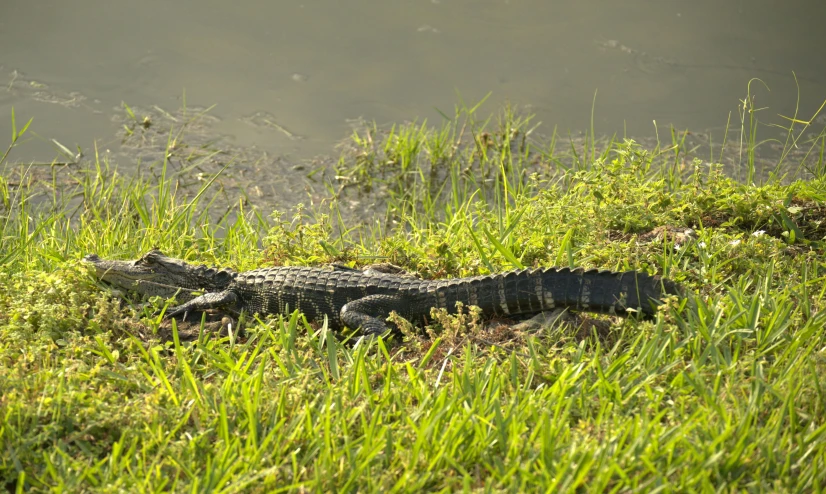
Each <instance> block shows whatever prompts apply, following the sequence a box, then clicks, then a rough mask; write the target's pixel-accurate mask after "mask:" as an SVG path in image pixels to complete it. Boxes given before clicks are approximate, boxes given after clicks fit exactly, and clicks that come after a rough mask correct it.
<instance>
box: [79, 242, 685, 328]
mask: <svg viewBox="0 0 826 494" xmlns="http://www.w3.org/2000/svg"><path fill="white" fill-rule="evenodd" d="M84 260H85V261H86V262H89V263H91V264H93V265H94V266H95V268H96V271H97V274H98V276H99V277H100V278H101V279H102V280H103V281H105V282H108V283H110V284H112V285H115V286H118V287H120V288H123V289H126V290H131V291H135V292H138V293H141V294H145V295H159V296H162V297H172V296H176V298H177V299H178V300H183V301H184V303H183V304H182V305H179V306H178V307H175V308H172V309H170V311H169V313H168V315H169V316H170V317H173V316H176V315H182V314H183V315H185V314H187V313H188V312H192V311H203V310H206V309H225V310H230V311H233V312H236V313H240V312H242V311H244V312H247V313H251V314H256V313H257V314H260V315H266V314H284V315H287V314H289V313H290V312H291V311H293V310H296V309H298V310H299V311H301V312H303V313H304V315H305V316H306V317H307V319H309V320H311V321H322V320H323V319H324V316H325V315H326V316H327V318H328V321H329V325H330V327H331V328H332V329H336V330H337V329H340V328H342V327H343V326H347V327H350V328H360V329H361V331H362V332H363V333H365V334H371V333H382V332H384V331H386V330H387V329H389V326H388V324H387V323H386V319H387V317H388V316H389V315H390V312H391V311H396V312H397V313H398V314H399V315H401V316H402V317H404V318H405V319H407V320H409V321H410V322H411V323H413V324H416V325H421V324H424V323H427V322H428V321H429V320H430V310H431V308H434V307H435V308H442V309H447V310H448V312H451V313H455V312H456V303H457V302H461V303H462V304H463V305H465V306H470V305H473V306H478V307H480V308H481V309H482V313H483V315H484V316H486V317H495V316H498V317H512V316H522V315H530V314H536V313H539V312H543V311H547V310H552V309H555V308H570V309H574V310H579V311H588V312H597V313H606V314H616V315H628V314H629V313H633V312H638V313H640V314H642V315H643V316H647V317H650V316H653V315H654V314H655V312H656V306H657V304H658V301H659V300H661V299H662V298H663V296H666V295H671V294H673V295H680V294H681V289H680V287H679V286H678V285H677V284H676V283H674V282H672V281H670V280H667V279H664V278H660V277H658V276H649V275H647V274H643V273H639V272H636V271H628V272H625V273H616V272H611V271H597V270H590V271H583V270H581V269H576V270H570V269H568V268H563V269H556V268H545V269H526V270H520V271H509V272H506V273H501V274H495V275H488V276H474V277H470V278H454V279H441V280H421V279H416V278H413V277H409V276H403V275H398V274H388V273H383V272H380V271H377V270H366V271H359V270H355V269H349V268H342V267H333V268H330V269H324V268H308V267H272V268H261V269H254V270H252V271H246V272H243V273H237V272H235V271H232V270H230V269H216V268H208V267H206V266H196V265H191V264H187V263H185V262H183V261H181V260H178V259H173V258H170V257H167V256H165V255H164V254H163V253H161V252H160V251H158V250H153V251H150V252H149V253H147V254H146V255H144V256H143V257H141V258H140V259H137V260H135V261H110V260H103V259H100V258H99V257H98V256H97V255H95V254H91V255H88V256H86V257H85V258H84ZM193 292H196V293H193Z"/></svg>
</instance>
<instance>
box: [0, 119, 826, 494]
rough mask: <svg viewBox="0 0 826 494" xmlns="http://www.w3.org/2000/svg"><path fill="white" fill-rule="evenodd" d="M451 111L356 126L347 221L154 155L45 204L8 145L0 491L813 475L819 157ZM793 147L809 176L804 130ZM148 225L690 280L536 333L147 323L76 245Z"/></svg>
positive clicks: (402, 261) (675, 482)
mask: <svg viewBox="0 0 826 494" xmlns="http://www.w3.org/2000/svg"><path fill="white" fill-rule="evenodd" d="M475 111H476V110H475V109H474V108H464V107H459V108H457V111H456V112H455V115H453V116H450V117H448V116H447V115H446V116H445V121H444V122H443V123H442V124H441V125H439V126H435V127H434V126H431V125H427V124H425V123H418V124H415V125H408V126H396V127H393V128H391V129H389V130H382V129H378V128H375V127H373V128H372V129H370V130H365V131H364V132H362V133H356V134H355V135H354V136H353V141H352V148H353V149H354V150H355V151H353V149H351V150H348V151H347V152H345V153H344V154H343V156H342V159H341V160H340V162H339V163H338V166H337V171H336V173H337V174H338V176H339V179H338V181H337V182H335V183H334V184H331V185H330V190H331V193H333V194H335V197H338V198H339V200H342V198H343V197H345V196H346V194H356V195H357V194H363V195H365V196H369V197H372V198H373V199H374V200H375V201H376V202H377V203H381V205H382V208H377V211H381V212H380V214H379V215H378V217H376V218H367V219H365V220H364V221H363V222H361V223H348V222H346V221H345V220H344V219H342V215H340V214H339V211H338V209H337V206H336V205H337V202H336V200H335V197H334V198H333V200H332V201H331V202H330V203H327V204H329V205H330V206H328V208H327V209H326V210H320V209H307V208H299V209H297V210H296V211H295V212H294V213H292V214H283V213H277V214H273V215H272V216H270V217H268V218H263V217H261V216H259V215H257V214H256V213H255V212H252V211H246V210H240V209H239V210H236V211H234V214H233V215H232V218H235V219H233V220H230V219H229V218H230V215H227V214H224V215H218V216H214V215H210V214H209V213H210V209H209V208H210V200H211V199H210V198H211V196H210V193H209V191H210V190H211V189H210V187H211V186H212V185H211V184H212V182H211V181H206V182H205V183H204V184H203V186H202V187H201V188H200V189H199V191H198V193H196V194H195V195H194V196H192V198H190V199H186V200H185V199H183V198H182V196H181V195H180V194H179V191H178V190H177V188H176V186H175V182H174V181H173V180H172V179H171V178H170V176H169V175H167V173H166V170H167V167H166V166H165V164H164V166H162V170H163V173H162V175H161V176H162V178H161V179H160V180H159V181H155V182H150V181H148V180H146V179H143V178H140V177H135V178H129V177H124V176H122V175H120V174H119V173H117V172H116V171H114V170H112V169H111V168H110V167H109V165H108V163H107V162H106V161H105V160H104V159H102V158H97V159H96V160H95V162H94V168H93V169H92V170H91V171H90V172H88V173H82V172H78V173H77V175H76V177H75V181H74V189H73V192H71V193H69V194H67V195H65V196H61V197H69V196H70V197H72V198H73V199H75V200H76V201H79V203H73V204H74V205H73V206H71V207H70V206H69V205H68V204H69V202H67V201H66V200H64V199H61V198H58V196H57V195H54V196H52V197H50V198H47V199H43V197H40V198H39V199H38V198H36V197H35V196H34V193H33V190H34V189H33V187H34V184H33V183H32V182H30V181H27V180H26V179H25V178H26V176H27V171H26V167H25V166H23V167H15V166H11V165H9V164H8V163H2V162H0V169H2V170H4V172H3V174H2V175H0V248H2V249H1V250H0V271H1V273H0V274H2V275H1V276H0V390H2V395H0V416H2V425H0V451H2V454H0V480H2V482H3V483H4V486H5V487H6V488H7V489H9V490H19V491H28V490H64V491H83V490H89V491H161V490H178V491H183V490H187V491H205V492H237V491H243V492H247V491H254V492H273V491H278V490H313V491H356V490H358V491H369V490H382V491H387V490H395V491H405V492H406V491H411V492H412V491H420V490H444V491H458V490H465V491H470V490H509V491H531V490H537V489H539V490H546V491H573V490H591V491H595V492H604V491H630V490H637V491H652V490H665V491H688V490H727V491H728V490H756V491H761V490H762V491H817V490H819V489H821V486H823V485H824V483H826V464H825V462H824V458H826V421H824V416H826V413H824V412H825V411H824V407H826V394H824V386H826V382H824V380H823V376H824V375H826V335H825V334H824V327H826V316H825V315H824V314H826V312H824V307H826V288H825V287H826V283H825V282H824V281H826V278H824V268H826V266H825V265H824V261H823V259H824V257H823V256H824V240H825V239H826V208H824V207H823V206H822V204H823V201H824V199H825V198H826V184H825V183H824V177H823V174H822V173H820V174H818V173H809V174H808V175H806V176H803V175H802V171H799V172H798V173H800V175H799V176H793V177H788V176H786V177H784V180H785V181H781V180H780V177H779V176H778V177H775V178H774V179H770V180H767V181H765V182H763V183H760V184H757V185H755V184H753V183H751V182H738V181H735V180H733V179H731V178H729V177H727V176H725V175H724V174H723V173H722V171H721V168H720V167H719V166H716V165H710V164H709V163H708V162H703V161H686V160H684V159H682V156H683V153H684V152H685V150H684V149H683V147H684V145H685V141H684V134H681V133H679V132H676V131H675V132H671V135H670V137H669V139H670V141H669V142H668V143H663V144H662V145H660V146H658V147H657V148H656V149H648V150H646V149H643V148H642V147H640V146H639V145H637V144H635V143H633V142H631V141H619V140H608V141H599V142H597V140H596V139H595V138H594V137H593V136H591V137H589V139H590V140H587V141H586V145H584V146H583V147H579V144H574V143H573V141H570V142H571V145H570V148H569V149H566V148H567V147H568V146H567V144H563V143H565V142H566V139H565V138H564V137H561V136H558V135H556V134H554V135H553V136H551V137H550V138H548V139H547V140H545V139H540V138H539V137H537V136H536V135H535V127H534V126H535V124H534V123H533V122H532V121H531V119H530V118H527V117H523V116H520V115H519V114H517V113H515V112H513V111H510V110H506V111H504V112H503V113H502V114H501V115H500V116H499V117H498V118H496V117H494V118H490V119H483V120H480V119H477V117H476V115H475ZM796 120H799V121H802V119H796ZM795 125H798V124H795ZM24 132H25V129H21V132H19V133H17V132H16V134H17V135H16V136H15V138H16V137H18V136H19V134H22V133H24ZM790 132H791V131H790ZM748 135H749V139H751V141H748V142H747V143H746V145H747V146H756V142H755V141H754V140H753V139H756V136H757V134H756V133H749V134H748ZM793 135H797V134H793ZM818 142H819V143H820V146H821V148H820V149H819V150H818V148H817V143H818ZM798 144H800V142H798ZM812 146H813V147H812V153H815V154H816V153H818V152H819V153H821V160H820V162H819V163H820V164H819V165H817V166H815V167H814V168H812V169H811V170H808V171H809V172H816V171H817V170H818V169H820V170H822V168H823V166H822V152H823V151H822V146H823V139H822V138H821V139H820V140H819V141H817V140H815V141H814V143H813V144H812ZM563 154H564V156H563ZM746 163H748V162H746ZM818 166H819V168H818ZM746 175H747V176H746V178H748V176H752V177H755V176H756V174H752V173H751V172H747V174H746ZM341 184H344V187H343V189H342V188H341ZM34 199H38V200H34ZM260 243H263V245H264V249H263V250H262V249H260V248H259V244H260ZM153 247H159V248H161V249H163V250H164V251H165V252H166V253H168V254H170V255H173V256H175V257H181V258H185V259H189V260H192V261H197V262H202V263H209V264H211V263H216V264H221V265H227V266H232V267H235V268H238V269H248V268H251V267H257V266H261V265H267V264H272V263H279V264H302V265H305V264H309V265H321V264H324V263H329V262H344V263H351V264H354V265H360V264H370V263H372V262H375V261H376V260H388V261H391V262H394V263H396V264H399V265H401V266H402V267H404V268H406V269H409V270H413V271H417V272H418V273H420V274H421V275H422V276H425V277H444V276H465V275H471V274H480V273H487V272H496V271H500V270H504V269H510V268H513V267H518V266H550V265H561V266H569V265H571V266H581V267H588V268H590V267H598V268H606V269H616V270H626V269H636V270H641V271H645V272H648V273H652V274H664V275H666V276H668V277H670V278H672V279H674V280H676V281H679V282H681V283H683V284H684V285H686V286H687V287H688V288H689V289H690V290H691V292H692V294H693V295H692V297H691V298H692V302H693V304H690V306H684V307H682V308H681V307H679V306H678V304H677V303H675V304H674V305H671V306H670V307H665V308H663V310H662V311H661V312H660V314H659V315H658V317H657V318H656V319H655V320H653V321H637V320H634V319H615V318H607V317H601V316H584V317H582V318H580V319H578V320H577V324H578V326H577V327H571V326H565V325H562V326H554V327H549V328H545V329H543V330H541V331H539V332H537V333H532V334H526V333H518V332H514V331H511V330H509V329H508V326H507V325H503V324H502V323H501V322H500V323H494V324H493V326H491V327H487V326H484V325H480V324H479V322H478V321H476V320H475V319H474V317H473V316H472V314H467V313H466V314H462V315H459V316H446V315H440V316H439V317H437V322H436V324H434V326H433V327H431V328H428V329H427V330H426V331H424V332H419V333H412V334H407V336H406V337H405V338H395V339H392V340H381V339H377V340H372V341H361V342H358V344H354V343H355V342H354V341H353V340H347V341H345V340H342V339H339V338H337V337H336V335H334V334H333V333H332V332H330V331H328V330H327V328H326V326H325V325H323V324H321V325H308V324H307V323H306V321H304V319H303V317H301V316H300V315H299V314H292V315H290V316H287V317H279V318H272V319H268V320H258V319H255V318H254V317H252V316H249V317H247V320H246V321H245V326H246V327H245V331H244V332H239V331H238V330H237V328H236V329H234V330H230V331H229V332H228V333H226V334H219V333H214V332H210V331H208V330H207V326H206V324H204V325H202V327H201V330H200V331H199V332H198V334H197V335H196V337H195V338H193V339H192V340H191V341H184V339H183V338H182V337H181V333H180V332H179V328H178V327H177V325H175V326H173V327H172V329H171V335H172V336H171V338H162V337H161V334H162V333H161V331H159V327H160V325H161V321H160V320H159V317H158V313H157V312H156V311H155V308H158V307H162V306H163V304H164V301H158V300H153V301H151V304H150V305H149V306H148V307H141V306H133V305H131V304H129V303H125V304H123V303H121V302H120V300H119V299H118V298H117V297H114V298H113V297H112V296H111V295H110V294H109V293H107V292H106V291H104V290H102V289H101V287H99V286H98V285H97V283H96V281H95V279H94V277H93V276H92V273H90V272H89V271H88V269H87V268H86V267H84V266H82V264H81V263H80V262H79V259H80V258H81V257H82V256H83V255H84V254H86V253H90V252H96V253H98V254H100V255H101V256H103V257H116V258H134V257H135V256H137V255H139V254H142V253H144V252H145V251H147V250H149V249H150V248H153ZM683 305H685V304H683ZM147 335H149V336H150V337H148V338H147V337H146V336H147ZM152 335H157V336H155V337H152Z"/></svg>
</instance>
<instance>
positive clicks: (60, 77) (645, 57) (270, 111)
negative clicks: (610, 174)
mask: <svg viewBox="0 0 826 494" xmlns="http://www.w3.org/2000/svg"><path fill="white" fill-rule="evenodd" d="M196 5H197V6H196ZM824 19H826V2H824V1H823V0H789V1H786V2H777V1H776V0H748V1H746V0H726V1H722V2H721V1H719V0H696V1H691V2H688V1H656V2H655V1H651V0H626V1H624V2H616V1H612V0H590V1H582V0H564V1H548V0H524V1H517V0H509V1H508V0H496V1H494V0H487V1H470V0H409V1H404V2H401V1H377V0H373V1H369V0H351V1H348V2H340V1H334V0H317V1H314V2H265V1H258V2H253V1H246V2H226V1H218V0H202V1H201V2H198V3H197V4H193V3H189V2H169V1H167V0H141V1H139V2H126V1H120V2H104V1H89V0H78V1H74V2H66V1H58V0H41V1H39V2H31V1H26V0H4V1H3V3H2V6H0V46H2V48H3V49H2V54H0V67H1V68H0V84H2V86H0V138H2V137H4V136H8V135H10V132H11V130H10V118H9V115H10V111H11V108H12V107H14V108H15V111H16V114H17V116H18V121H19V120H22V119H28V118H29V117H34V119H35V124H34V128H35V129H36V130H37V133H38V134H37V136H33V138H32V139H30V140H28V141H27V142H25V143H24V144H23V145H22V146H21V147H20V148H19V149H17V150H16V152H15V153H16V154H15V155H14V158H15V159H16V160H22V161H31V160H35V161H51V160H52V159H53V158H54V157H55V156H56V146H55V145H54V144H53V143H52V142H51V139H55V140H57V141H58V142H60V143H62V144H63V145H64V146H66V147H68V148H71V149H75V148H76V146H80V147H81V148H83V149H84V150H86V152H87V154H88V152H89V149H90V148H91V146H92V143H93V142H94V141H97V142H98V145H99V147H100V148H101V149H106V148H115V147H118V146H119V145H120V139H119V138H118V130H119V128H120V127H121V125H122V123H123V115H124V112H123V110H122V107H121V103H122V102H126V103H128V104H129V105H132V106H134V107H136V108H152V107H153V105H156V106H157V107H160V108H164V109H177V108H180V107H181V106H182V105H183V100H184V98H185V100H186V104H187V106H198V107H207V106H211V105H215V107H214V109H212V110H211V112H210V115H212V116H213V117H215V121H214V122H211V124H210V125H211V126H212V128H211V130H210V131H211V132H215V133H216V135H222V136H227V138H228V139H229V140H230V142H232V143H233V144H234V145H237V146H241V147H250V146H255V147H256V148H258V149H261V150H264V151H267V152H269V153H270V154H271V155H277V156H281V157H287V159H286V160H283V161H281V163H292V162H294V161H297V160H299V159H301V158H307V157H311V156H315V155H319V154H328V155H329V154H335V150H334V145H335V143H336V142H338V141H340V140H341V139H343V138H345V137H346V136H347V135H348V133H349V132H350V126H351V125H352V122H353V121H355V120H358V119H364V120H367V121H372V120H375V121H376V122H378V123H379V124H380V125H381V124H387V123H392V122H402V121H408V120H413V119H418V120H419V121H422V120H424V119H427V120H428V121H429V122H432V123H438V121H439V120H440V119H441V116H440V114H439V112H438V111H437V110H441V111H443V112H445V113H447V114H452V112H453V107H454V105H455V104H456V103H457V102H458V101H459V99H460V97H461V99H463V100H464V101H465V102H468V103H473V102H475V101H478V100H479V99H481V98H483V97H484V96H485V95H486V94H488V93H491V97H490V99H489V100H488V102H487V103H486V105H485V106H484V107H483V112H493V111H496V110H497V109H499V108H500V107H501V105H502V104H503V103H505V102H510V103H514V104H517V105H522V106H523V107H524V106H526V107H528V108H529V109H530V111H532V112H534V113H535V114H536V115H537V117H536V120H537V121H541V122H542V123H543V126H542V127H541V128H540V130H544V131H545V132H547V133H550V132H551V131H552V130H553V128H554V127H555V126H556V127H557V128H558V130H559V131H561V132H563V133H565V132H568V131H570V132H572V133H576V132H578V131H583V130H587V129H588V128H589V127H590V118H591V117H590V114H591V106H592V102H593V100H594V98H595V96H596V107H595V125H596V128H597V131H599V132H605V133H609V134H610V133H614V132H618V133H620V134H622V133H623V132H626V133H628V134H629V135H645V136H650V135H652V134H653V133H654V126H653V123H652V122H653V121H656V122H657V123H658V124H659V125H660V126H667V125H668V124H674V125H675V126H677V127H679V128H691V129H694V130H704V129H709V128H720V127H722V126H723V125H725V123H726V120H727V118H728V116H729V113H730V112H734V113H733V114H734V115H736V108H737V105H738V103H739V100H741V99H743V98H744V97H745V95H746V85H747V82H748V80H749V79H750V78H752V77H760V78H761V79H762V80H763V81H765V83H766V84H767V85H768V87H769V88H770V91H768V90H766V89H765V88H762V87H760V88H757V86H754V88H755V93H756V97H757V101H756V103H757V106H768V107H769V108H770V113H771V114H772V115H775V114H783V115H788V116H790V115H791V114H792V113H793V112H794V109H795V104H796V98H797V94H798V92H797V88H796V86H795V83H794V80H793V78H792V71H794V72H795V73H796V74H797V75H798V77H799V78H800V81H799V86H800V95H801V100H800V114H801V118H803V119H807V118H809V117H810V116H811V114H812V113H813V112H814V111H815V110H816V109H817V108H818V107H819V106H820V104H821V103H822V102H823V100H824V98H826V64H824V63H823V61H824V58H825V57H826V49H825V48H824V47H826V29H824V24H823V20H824ZM1 88H5V89H1ZM138 117H139V118H140V115H138ZM120 166H121V167H124V166H128V163H120ZM273 166H275V165H273ZM284 166H287V165H286V164H285V165H284ZM274 171H275V170H274Z"/></svg>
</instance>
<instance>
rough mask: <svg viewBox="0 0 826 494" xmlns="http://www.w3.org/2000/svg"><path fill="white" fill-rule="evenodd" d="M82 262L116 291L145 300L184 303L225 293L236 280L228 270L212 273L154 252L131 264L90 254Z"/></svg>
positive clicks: (200, 266) (157, 251) (216, 270)
mask: <svg viewBox="0 0 826 494" xmlns="http://www.w3.org/2000/svg"><path fill="white" fill-rule="evenodd" d="M83 261H84V262H87V263H89V264H92V265H93V266H94V267H95V271H96V272H97V275H98V277H99V278H100V279H101V280H102V281H105V282H106V283H109V284H111V285H113V286H116V287H118V288H121V289H124V290H129V291H132V292H136V293H139V294H141V295H147V296H155V295H157V296H161V297H164V298H170V297H173V296H177V298H178V299H179V300H181V301H187V300H190V299H192V298H193V297H195V296H197V295H198V294H193V293H192V292H193V291H198V292H216V291H222V290H224V289H225V288H226V287H227V285H229V284H230V283H231V282H232V280H233V278H234V277H235V274H236V273H235V272H234V271H232V270H230V269H215V268H209V267H206V266H203V265H198V266H196V265H192V264H187V263H185V262H184V261H182V260H180V259H174V258H171V257H168V256H166V255H164V253H163V252H161V251H160V250H157V249H153V250H151V251H149V252H147V253H146V254H144V255H143V256H141V257H140V258H139V259H136V260H134V261H113V260H107V259H101V258H100V257H98V255H97V254H89V255H87V256H86V257H84V258H83Z"/></svg>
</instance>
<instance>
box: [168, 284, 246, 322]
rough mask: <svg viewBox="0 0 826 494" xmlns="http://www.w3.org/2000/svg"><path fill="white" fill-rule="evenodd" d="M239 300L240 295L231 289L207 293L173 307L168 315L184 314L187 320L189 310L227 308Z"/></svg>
mask: <svg viewBox="0 0 826 494" xmlns="http://www.w3.org/2000/svg"><path fill="white" fill-rule="evenodd" d="M237 302H238V296H237V295H236V294H235V293H233V292H231V291H229V290H226V291H223V292H217V293H205V294H203V295H201V296H200V297H195V298H193V299H192V300H190V301H189V302H186V303H184V304H181V305H179V306H177V307H172V308H171V309H170V310H169V312H167V313H166V315H167V317H175V316H179V315H181V314H183V316H184V317H183V319H184V320H186V314H187V313H188V312H193V311H204V310H207V309H221V308H226V307H230V306H233V305H235V304H236V303H237Z"/></svg>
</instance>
